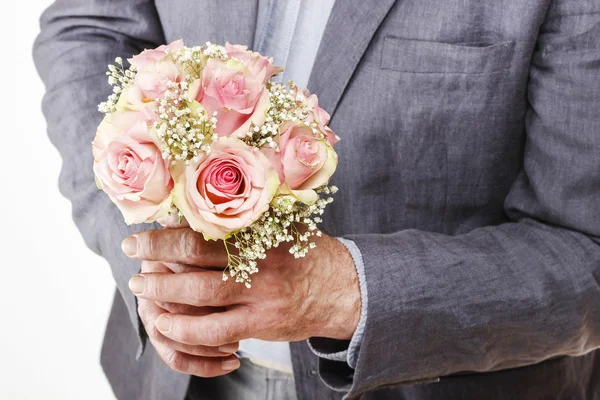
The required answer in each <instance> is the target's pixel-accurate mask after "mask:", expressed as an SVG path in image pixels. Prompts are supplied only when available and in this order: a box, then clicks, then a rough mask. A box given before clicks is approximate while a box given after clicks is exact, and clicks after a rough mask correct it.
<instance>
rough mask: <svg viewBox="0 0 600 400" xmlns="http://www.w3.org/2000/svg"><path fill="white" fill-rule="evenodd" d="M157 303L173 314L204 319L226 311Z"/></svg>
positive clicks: (220, 308)
mask: <svg viewBox="0 0 600 400" xmlns="http://www.w3.org/2000/svg"><path fill="white" fill-rule="evenodd" d="M155 303H156V305H157V306H159V307H160V308H162V309H163V310H165V311H168V312H170V313H171V314H184V315H195V316H197V317H202V316H204V315H208V314H210V313H214V312H221V311H225V309H224V308H223V307H195V306H188V305H186V304H178V303H165V302H162V301H156V302H155Z"/></svg>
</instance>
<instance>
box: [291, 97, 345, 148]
mask: <svg viewBox="0 0 600 400" xmlns="http://www.w3.org/2000/svg"><path fill="white" fill-rule="evenodd" d="M294 96H295V97H296V100H297V101H300V102H301V103H303V104H304V105H305V106H306V107H307V109H308V115H306V116H304V118H302V116H299V117H300V118H301V119H303V120H304V122H306V123H307V124H308V125H310V124H312V123H315V124H316V127H317V129H318V130H319V131H320V132H321V133H322V134H323V137H324V138H325V139H326V140H327V143H329V144H330V145H331V146H333V145H335V144H336V143H337V142H339V141H340V138H339V136H338V135H336V134H335V133H334V132H333V131H332V130H331V128H329V126H328V125H329V121H330V120H331V117H330V116H329V114H328V113H327V111H325V110H323V109H322V108H321V107H319V99H318V97H317V95H316V94H310V93H309V91H308V89H305V90H304V91H301V90H300V89H298V88H296V90H295V92H294Z"/></svg>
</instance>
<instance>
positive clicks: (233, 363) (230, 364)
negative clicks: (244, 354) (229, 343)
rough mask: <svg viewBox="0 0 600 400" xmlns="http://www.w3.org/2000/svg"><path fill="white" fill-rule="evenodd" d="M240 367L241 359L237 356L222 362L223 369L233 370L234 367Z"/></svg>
mask: <svg viewBox="0 0 600 400" xmlns="http://www.w3.org/2000/svg"><path fill="white" fill-rule="evenodd" d="M239 367H240V360H238V359H237V358H236V359H235V360H227V361H223V363H221V368H222V369H223V371H233V370H234V369H238V368H239Z"/></svg>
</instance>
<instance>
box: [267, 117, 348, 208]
mask: <svg viewBox="0 0 600 400" xmlns="http://www.w3.org/2000/svg"><path fill="white" fill-rule="evenodd" d="M279 147H280V152H279V153H276V152H275V151H273V150H271V149H265V150H264V152H265V154H267V156H268V157H269V159H270V160H271V162H272V163H273V165H274V167H275V169H276V170H277V173H278V175H279V179H280V181H281V182H283V183H284V187H283V188H282V192H283V193H285V192H287V191H288V190H289V191H290V192H291V193H292V194H293V195H295V196H296V197H297V198H298V199H299V200H300V201H302V202H304V203H307V204H311V203H314V202H315V201H316V200H317V199H318V195H317V193H316V192H315V190H314V189H317V188H319V187H321V186H323V185H325V184H327V182H329V179H330V178H331V176H332V175H333V173H334V172H335V170H336V168H337V162H338V157H337V154H336V152H335V150H333V147H331V146H330V145H329V144H327V142H326V141H325V140H322V139H318V138H316V137H315V135H314V133H313V131H312V129H311V128H310V127H309V126H307V125H306V124H304V123H302V122H296V123H291V122H288V123H284V124H283V125H282V126H281V127H280V139H279Z"/></svg>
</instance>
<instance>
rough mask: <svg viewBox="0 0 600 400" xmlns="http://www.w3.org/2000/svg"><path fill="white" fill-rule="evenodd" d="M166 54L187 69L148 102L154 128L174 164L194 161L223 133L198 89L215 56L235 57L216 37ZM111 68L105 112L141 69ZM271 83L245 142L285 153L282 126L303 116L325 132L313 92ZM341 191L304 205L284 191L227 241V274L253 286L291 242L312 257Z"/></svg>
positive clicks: (324, 191) (324, 190)
mask: <svg viewBox="0 0 600 400" xmlns="http://www.w3.org/2000/svg"><path fill="white" fill-rule="evenodd" d="M167 56H168V57H170V59H171V60H172V61H173V62H174V63H175V64H176V65H177V67H178V68H179V69H180V71H181V76H180V78H178V80H177V81H170V82H168V83H167V90H166V91H165V92H164V94H163V95H162V96H161V97H160V98H158V99H156V100H154V102H153V103H150V104H149V107H152V110H153V111H154V112H155V114H156V116H157V118H156V122H154V128H155V132H156V135H157V138H158V141H159V144H160V148H161V151H162V155H163V157H164V158H165V159H168V160H170V161H171V163H173V164H176V163H178V162H180V161H183V162H184V163H186V164H189V162H190V161H192V160H197V159H198V157H199V156H200V155H201V154H202V153H204V154H208V153H210V150H211V144H212V142H213V141H215V140H216V139H217V134H216V133H215V130H216V128H217V122H218V121H217V116H218V114H217V113H216V112H215V113H214V114H212V115H207V112H206V111H205V109H204V108H203V107H202V106H201V105H200V103H198V102H197V101H196V99H195V98H193V96H195V94H196V93H197V90H196V88H197V86H196V85H197V84H198V80H199V79H201V78H202V71H203V69H204V68H205V67H206V63H207V60H208V59H209V58H216V59H220V60H227V59H229V56H228V55H227V51H226V49H225V47H223V46H219V45H216V44H212V43H210V42H207V43H206V44H205V45H204V46H195V47H183V48H180V49H177V50H173V51H170V50H168V51H167ZM108 68H109V70H108V72H107V73H106V74H107V76H108V83H109V84H110V85H111V86H112V87H113V93H112V94H111V95H110V96H109V97H108V99H107V100H106V101H105V102H103V103H101V104H100V105H99V107H98V108H99V110H100V111H101V112H103V113H105V114H110V113H113V112H115V111H116V110H117V104H118V101H119V97H120V95H121V93H122V92H123V91H124V90H125V89H126V88H127V87H128V86H130V85H132V84H133V81H134V79H135V76H136V73H137V71H136V69H135V67H133V66H131V67H129V69H125V67H124V65H123V60H122V59H121V58H120V57H118V58H117V59H115V65H109V67H108ZM266 89H267V91H268V93H269V100H270V105H269V107H268V109H267V111H266V115H265V117H266V118H265V122H264V123H262V124H260V125H257V124H255V123H251V124H250V127H249V129H248V131H247V132H242V133H241V134H240V136H239V138H240V139H241V140H243V141H244V142H245V143H247V144H248V145H250V146H252V147H255V149H256V150H258V149H260V148H264V147H269V148H273V149H275V150H276V151H279V150H280V149H279V129H280V127H281V125H282V124H283V123H285V122H296V121H303V122H304V123H306V124H308V126H310V127H311V128H312V131H313V133H314V135H315V136H316V137H318V138H320V139H323V138H324V137H323V133H322V132H321V130H320V129H319V126H318V124H317V122H316V121H308V117H309V115H310V111H309V110H308V108H307V104H306V98H305V97H304V96H303V95H302V94H298V95H296V94H297V93H298V91H297V88H296V86H295V84H294V83H293V82H292V81H289V82H288V85H282V84H275V83H273V82H267V83H266ZM337 190H338V189H337V188H336V187H335V186H323V187H321V188H319V189H317V190H316V192H317V195H318V199H317V201H315V202H314V203H312V204H305V203H303V202H301V201H299V200H298V199H297V198H296V197H294V196H293V195H291V194H277V195H276V196H275V198H274V199H273V200H272V202H271V206H270V208H269V210H268V211H267V212H265V213H264V214H263V215H262V216H261V217H260V218H259V220H258V221H256V222H255V223H254V224H252V225H251V226H249V227H247V228H245V229H242V230H241V231H239V232H236V233H234V234H233V235H232V236H231V237H229V238H228V239H227V240H225V241H224V243H225V249H226V251H227V255H228V264H227V267H226V268H225V270H224V272H223V280H228V279H230V278H232V279H234V280H235V281H236V282H240V283H243V284H244V285H246V287H248V288H249V287H251V282H252V278H251V275H253V274H255V273H257V272H258V262H259V261H260V260H263V259H265V258H266V257H267V252H268V251H269V250H271V249H273V248H277V247H279V246H280V245H281V244H282V243H287V244H289V252H290V253H291V254H292V255H293V256H294V257H295V258H301V257H304V256H306V254H307V253H308V251H309V250H310V249H313V248H315V247H316V243H315V242H314V241H313V240H312V239H313V237H314V236H317V237H320V236H321V235H322V233H321V231H320V230H319V228H318V227H317V225H318V224H319V223H320V222H321V221H322V220H321V216H322V215H323V212H324V210H325V208H326V206H327V205H328V204H330V203H331V202H332V201H333V199H332V198H331V195H332V194H335V193H336V192H337ZM171 212H172V213H177V215H178V216H179V218H180V219H181V218H183V216H182V214H181V212H180V211H179V210H177V208H176V207H174V206H173V210H172V211H171ZM180 222H181V221H180Z"/></svg>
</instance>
